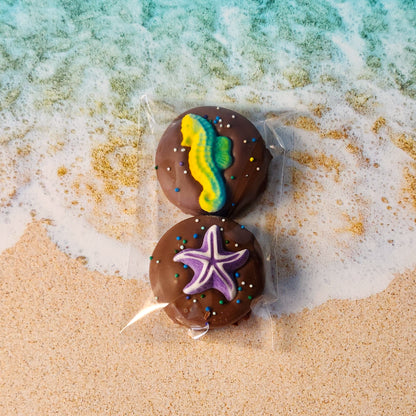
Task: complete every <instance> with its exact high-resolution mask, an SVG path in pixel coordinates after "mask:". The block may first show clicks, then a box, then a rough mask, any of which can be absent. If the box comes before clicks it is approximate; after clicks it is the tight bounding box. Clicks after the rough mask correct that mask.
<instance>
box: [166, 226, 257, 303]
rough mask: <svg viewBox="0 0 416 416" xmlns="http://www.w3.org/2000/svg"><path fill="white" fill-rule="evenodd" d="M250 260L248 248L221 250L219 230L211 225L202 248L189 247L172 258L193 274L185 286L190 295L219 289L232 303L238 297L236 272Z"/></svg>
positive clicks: (185, 290)
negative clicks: (185, 266) (188, 268)
mask: <svg viewBox="0 0 416 416" xmlns="http://www.w3.org/2000/svg"><path fill="white" fill-rule="evenodd" d="M248 257H249V251H248V250H247V249H244V250H240V251H236V252H234V251H226V250H224V249H223V247H222V239H221V233H220V229H219V227H218V226H217V225H212V226H211V227H210V228H209V229H208V231H207V232H206V234H205V236H204V240H203V242H202V246H201V248H199V249H193V248H187V249H185V250H182V251H181V252H179V253H178V254H176V255H175V256H174V257H173V260H174V261H176V262H182V263H184V264H186V265H187V266H189V267H190V268H191V269H192V270H193V271H194V276H193V278H192V280H191V281H190V282H189V283H188V284H187V285H186V286H185V287H184V289H183V292H184V293H186V294H187V295H195V294H197V293H201V292H203V291H204V290H207V289H217V290H219V291H220V292H221V293H222V294H223V295H224V296H225V298H226V299H227V300H228V301H230V300H232V299H233V298H234V297H235V296H236V294H237V286H236V282H235V279H234V278H233V274H234V271H235V270H237V269H238V268H240V267H241V266H243V265H244V264H245V262H246V261H247V259H248Z"/></svg>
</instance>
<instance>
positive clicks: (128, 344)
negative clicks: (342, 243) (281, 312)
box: [0, 222, 416, 415]
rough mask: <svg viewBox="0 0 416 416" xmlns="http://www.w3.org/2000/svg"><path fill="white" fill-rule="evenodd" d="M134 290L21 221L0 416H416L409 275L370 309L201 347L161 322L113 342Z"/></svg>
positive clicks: (263, 326)
mask: <svg viewBox="0 0 416 416" xmlns="http://www.w3.org/2000/svg"><path fill="white" fill-rule="evenodd" d="M141 286H143V285H140V284H138V283H137V282H136V281H133V280H123V279H121V278H120V277H117V276H106V275H102V274H100V273H98V272H91V271H89V270H88V269H86V268H85V266H84V265H83V264H82V262H80V261H78V260H75V259H71V258H69V257H68V256H66V255H65V254H63V253H62V252H60V251H59V250H58V249H57V248H56V247H55V245H54V244H53V243H52V242H51V241H50V240H49V238H48V236H47V233H46V231H45V229H44V228H43V226H42V223H40V222H34V223H32V224H31V225H29V226H28V228H27V230H26V232H25V234H24V235H23V236H22V238H21V239H20V241H19V242H18V243H17V244H16V245H15V246H14V247H12V248H10V249H8V250H6V251H5V252H4V253H3V254H2V255H1V256H0V304H1V314H0V362H1V377H0V380H1V382H0V414H1V415H52V414H59V415H62V414H68V415H72V414H78V415H133V414H134V415H153V414H155V415H159V414H160V415H165V414H166V415H172V414H177V415H237V414H239V415H257V414H258V415H260V414H263V415H277V414H278V415H290V414H295V415H411V414H416V398H415V394H414V392H415V391H416V348H415V345H416V270H415V271H408V272H406V273H403V274H401V275H397V276H395V278H394V280H393V281H392V283H391V284H390V285H389V286H388V288H387V289H386V290H384V291H383V292H381V293H379V294H376V295H373V296H371V297H370V298H367V299H361V300H342V301H341V300H332V301H328V302H326V303H325V304H323V305H322V306H320V307H317V308H314V309H313V310H304V311H303V312H301V313H297V314H292V315H289V316H283V317H280V318H273V320H272V321H266V320H263V319H261V318H254V319H251V320H249V321H248V322H246V323H243V324H242V325H239V326H238V327H233V328H231V329H228V330H225V331H218V332H215V333H214V332H212V333H209V334H208V336H206V337H204V338H202V339H200V340H198V341H195V340H192V339H190V338H189V337H188V336H187V335H186V332H184V331H183V330H182V329H180V328H178V327H175V326H173V325H171V324H170V322H169V321H168V320H167V319H166V318H165V317H164V315H163V314H161V313H156V314H154V315H152V316H149V317H146V318H145V319H144V320H143V321H141V322H140V324H135V325H133V326H132V327H130V328H128V329H127V330H126V331H125V332H123V333H122V334H120V333H119V331H120V329H121V328H122V327H123V326H124V325H125V324H126V322H128V320H130V318H131V317H132V316H133V315H134V314H135V313H136V312H137V309H138V305H140V304H141V303H143V302H144V299H145V298H146V296H147V295H146V288H143V287H141ZM272 335H273V339H272V338H271V337H272Z"/></svg>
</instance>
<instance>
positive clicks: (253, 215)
mask: <svg viewBox="0 0 416 416" xmlns="http://www.w3.org/2000/svg"><path fill="white" fill-rule="evenodd" d="M192 107H195V105H189V104H187V103H181V104H179V105H177V106H175V107H172V106H168V105H167V104H166V103H163V102H158V101H155V100H150V99H149V98H148V97H147V96H142V97H141V100H140V122H139V123H140V125H139V131H140V134H141V139H140V141H139V146H138V152H139V157H138V161H139V163H138V169H139V173H140V172H147V174H148V173H149V171H150V170H151V169H153V174H152V175H151V176H149V175H148V180H146V181H142V185H141V187H140V190H139V192H138V202H137V204H138V207H140V209H139V213H138V218H137V220H138V224H142V226H145V227H146V231H147V234H146V235H147V238H145V239H143V241H140V242H135V243H133V244H132V246H131V254H130V259H129V275H133V276H134V275H135V274H136V273H135V269H137V259H138V258H140V257H141V256H140V255H139V254H138V253H142V252H143V251H145V252H146V253H147V254H148V258H150V256H151V254H152V252H153V248H154V247H155V246H156V244H157V243H158V241H159V239H160V238H161V237H162V236H163V234H164V233H165V232H166V231H167V230H168V229H170V228H171V227H173V226H174V225H175V224H177V223H179V222H180V221H182V220H184V219H186V218H189V217H190V215H187V214H184V213H183V212H181V211H180V210H179V208H177V207H176V206H174V205H172V204H171V203H170V202H169V201H168V200H167V198H166V197H165V195H164V194H163V192H162V190H161V188H160V185H159V183H158V181H157V179H156V173H155V170H154V156H155V154H156V149H157V146H158V143H159V140H160V137H161V136H162V134H163V132H164V131H165V129H166V127H167V126H168V125H169V124H170V122H171V121H172V120H173V119H174V118H176V117H177V115H178V114H181V113H182V112H183V111H185V110H187V109H188V108H192ZM235 111H236V112H238V113H240V114H242V115H244V116H245V117H246V118H248V119H250V118H251V117H250V111H242V110H241V109H238V108H236V109H235ZM250 121H252V123H253V124H254V125H255V127H256V128H257V129H258V130H259V132H260V134H261V135H262V137H263V139H264V142H265V145H266V148H267V149H268V150H269V152H270V153H271V155H272V160H271V163H270V165H269V172H268V175H269V177H268V183H267V186H266V189H265V191H264V192H263V193H262V194H261V195H260V196H259V197H258V200H257V201H255V202H254V203H252V204H251V206H250V207H249V209H247V210H245V211H244V212H243V213H242V214H241V216H238V217H236V218H233V220H235V221H236V222H237V223H240V224H244V227H246V228H247V229H248V230H249V231H250V232H251V233H253V234H254V236H255V238H256V239H257V241H258V242H259V244H260V246H261V247H262V251H263V261H264V269H265V287H264V291H263V294H262V295H261V296H260V297H258V298H257V299H256V302H255V303H254V302H253V304H252V313H251V316H250V317H249V319H247V320H245V319H244V320H242V321H240V322H239V323H238V325H230V326H229V327H224V328H215V329H210V327H209V325H204V326H201V327H193V328H188V329H187V328H186V327H183V326H179V325H177V324H175V323H174V322H172V321H171V320H170V319H169V318H168V317H167V316H166V314H165V313H163V311H162V310H163V309H164V308H166V307H167V306H168V303H160V302H158V300H157V299H155V296H154V294H153V291H152V288H151V286H150V282H149V276H148V274H145V275H143V274H142V273H141V275H137V282H138V286H139V288H140V289H139V292H138V299H137V309H136V312H137V313H136V315H135V316H134V317H133V318H132V319H131V320H130V321H129V322H128V323H127V325H126V326H125V328H123V330H122V331H123V332H124V331H125V332H124V333H126V332H127V328H128V331H129V333H130V334H132V333H134V334H135V335H134V337H135V339H137V338H139V339H140V340H143V341H145V342H154V341H157V342H161V341H164V342H172V341H174V340H180V338H181V337H183V333H184V331H187V332H188V335H189V336H190V337H191V338H192V339H200V338H202V337H203V339H204V340H206V339H209V340H210V341H211V342H213V341H214V340H217V341H220V340H224V339H227V343H228V342H231V341H232V340H233V341H234V342H237V343H241V342H242V343H250V344H251V343H256V344H257V345H261V346H264V345H272V344H273V338H274V329H273V322H272V319H271V310H272V308H273V304H274V303H275V302H277V301H278V294H277V270H276V261H275V258H276V256H275V252H276V250H278V241H276V236H277V235H278V233H277V230H276V224H275V218H276V217H275V216H270V215H264V212H263V210H262V207H263V206H268V207H270V206H271V205H273V206H277V205H278V204H279V199H280V198H281V195H282V190H283V189H282V187H283V172H284V164H285V157H286V155H285V144H284V143H283V141H282V140H281V138H280V137H279V135H278V134H277V129H276V120H275V119H274V118H269V119H261V120H257V121H256V120H253V119H251V120H250ZM149 261H150V260H149ZM130 307H131V305H130ZM133 324H134V325H133ZM207 333H209V336H208V337H206V336H205V335H206V334H207ZM224 336H225V337H226V338H224Z"/></svg>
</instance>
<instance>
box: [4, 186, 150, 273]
mask: <svg viewBox="0 0 416 416" xmlns="http://www.w3.org/2000/svg"><path fill="white" fill-rule="evenodd" d="M31 212H34V213H35V218H36V219H37V220H46V219H47V220H48V221H47V222H46V221H45V222H44V226H45V228H46V230H47V232H48V235H49V237H50V238H51V240H52V241H53V242H54V243H55V244H56V245H57V247H58V248H59V249H60V250H61V251H62V252H64V253H65V254H67V255H69V256H70V257H73V258H77V257H85V258H86V259H87V263H86V267H87V268H88V269H90V270H96V271H98V272H101V273H105V274H110V275H112V274H118V275H121V276H122V277H124V278H140V276H141V275H142V274H143V273H144V272H145V271H144V267H143V266H147V260H146V259H145V258H144V256H143V255H142V254H141V253H140V252H139V251H138V250H135V249H134V248H133V245H132V244H130V243H124V242H120V241H118V240H115V239H113V238H111V237H108V236H106V235H104V234H101V233H99V232H98V231H97V230H95V229H94V228H93V226H92V225H91V224H89V223H88V222H87V221H86V220H85V219H84V218H82V217H80V216H78V215H75V214H73V213H71V212H70V210H68V209H66V208H64V207H63V206H61V205H60V204H59V202H58V201H57V199H55V198H53V196H51V195H50V194H49V193H46V192H45V191H44V189H43V188H42V186H41V185H40V184H39V183H38V182H36V181H32V182H31V183H29V184H27V185H26V186H24V187H22V188H20V189H19V191H18V192H17V194H16V197H15V199H14V200H13V203H12V205H11V207H9V209H8V210H7V212H5V215H3V216H2V221H1V222H0V232H1V240H0V250H1V251H4V250H5V249H7V248H9V247H11V246H13V245H14V244H15V243H16V242H17V241H18V240H19V238H20V237H21V236H22V234H23V232H24V230H25V228H26V226H27V225H28V224H29V223H30V222H31V221H32V215H31Z"/></svg>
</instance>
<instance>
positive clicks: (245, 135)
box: [156, 106, 271, 217]
mask: <svg viewBox="0 0 416 416" xmlns="http://www.w3.org/2000/svg"><path fill="white" fill-rule="evenodd" d="M270 160H271V154H270V152H269V151H268V149H267V148H266V146H265V143H264V141H263V139H262V137H261V135H260V133H259V131H258V130H257V129H256V127H255V126H254V125H253V124H252V123H251V122H250V121H249V120H247V119H246V118H245V117H243V116H242V115H240V114H238V113H236V112H235V111H232V110H228V109H226V108H221V107H212V106H207V107H197V108H193V109H191V110H188V111H186V112H185V113H183V114H181V115H180V116H178V117H177V118H176V119H175V120H174V121H173V122H172V123H171V124H170V125H169V127H168V128H167V129H166V131H165V133H164V134H163V136H162V138H161V140H160V143H159V145H158V148H157V151H156V168H157V176H158V179H159V182H160V185H161V187H162V189H163V191H164V193H165V194H166V196H167V197H168V199H169V200H170V201H171V202H172V203H173V204H175V205H176V206H177V207H179V208H180V209H181V210H182V211H183V212H185V213H187V214H191V215H200V214H215V215H220V216H226V217H230V216H235V215H236V214H238V213H240V212H241V211H242V210H243V209H244V208H245V207H247V206H248V205H249V204H250V203H251V202H253V201H254V200H255V199H256V198H257V197H258V195H259V194H260V193H261V192H262V191H263V190H264V188H265V185H266V181H267V169H268V166H269V163H270Z"/></svg>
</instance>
